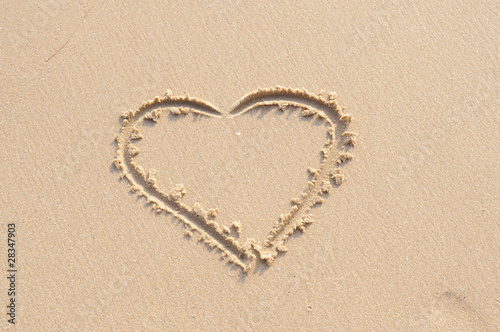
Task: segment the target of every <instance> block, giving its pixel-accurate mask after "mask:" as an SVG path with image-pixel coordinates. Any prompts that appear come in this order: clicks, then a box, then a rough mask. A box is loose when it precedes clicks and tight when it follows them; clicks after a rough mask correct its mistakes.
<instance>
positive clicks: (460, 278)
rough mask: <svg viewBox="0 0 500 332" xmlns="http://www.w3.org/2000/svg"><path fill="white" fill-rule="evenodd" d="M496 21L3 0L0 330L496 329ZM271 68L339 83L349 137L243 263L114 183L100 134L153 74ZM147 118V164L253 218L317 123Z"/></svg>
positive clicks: (225, 99) (416, 13)
mask: <svg viewBox="0 0 500 332" xmlns="http://www.w3.org/2000/svg"><path fill="white" fill-rule="evenodd" d="M84 15H86V16H85V18H84V20H82V17H84ZM77 27H78V28H77ZM75 28H77V29H76V31H75ZM73 31H75V32H74V34H72V33H73ZM498 35H499V25H498V3H497V2H495V1H469V2H468V3H464V4H458V3H457V2H456V1H441V2H439V3H434V4H429V3H427V2H424V1H420V2H418V3H415V4H409V3H407V2H403V1H384V2H382V3H377V4H376V3H375V2H371V3H369V2H364V1H307V2H294V1H290V2H282V1H250V2H248V1H233V2H232V4H231V5H229V4H228V3H227V2H224V1H168V2H165V1H154V0H148V1H144V2H140V3H137V2H134V1H112V0H109V1H106V0H97V1H67V0H52V1H47V0H43V1H37V2H35V1H31V2H19V3H15V4H14V3H11V2H7V1H0V114H1V116H0V124H1V128H2V132H3V133H2V145H1V149H0V172H1V186H2V190H1V193H0V206H1V209H0V216H1V218H0V219H1V221H2V229H3V230H2V231H1V232H0V237H4V236H5V237H6V224H7V223H9V222H16V223H17V228H18V262H19V263H18V268H19V271H20V272H19V275H18V290H19V295H18V324H16V326H15V327H13V326H9V324H7V322H6V321H7V318H6V315H5V311H6V308H5V306H6V304H7V302H6V301H7V296H6V288H7V282H6V280H5V278H1V280H2V282H1V283H0V286H1V294H2V296H0V299H3V300H2V301H3V302H2V305H1V308H2V309H1V310H0V319H1V323H0V326H1V329H2V330H19V331H84V330H85V331H235V330H236V331H238V330H241V331H292V330H302V331H374V330H375V331H495V330H498V329H499V328H500V319H499V317H500V275H499V272H498V271H499V268H500V264H499V256H500V255H499V253H500V246H499V239H500V237H499V220H500V211H499V207H498V206H499V205H498V202H499V198H500V194H499V176H500V174H499V153H500V148H499V129H498V128H499V122H500V121H499V115H498V109H499V105H498V100H499V98H498V97H499V95H498V70H499V60H498ZM70 36H71V38H70V39H69V41H68V42H67V44H66V45H65V46H64V47H63V48H62V50H61V51H60V52H59V53H58V54H56V55H55V56H54V57H52V58H51V59H50V60H49V61H46V60H47V59H48V58H49V57H50V56H51V55H53V54H54V52H56V51H57V50H58V49H59V48H60V47H61V46H62V45H64V43H65V42H66V41H67V40H68V37H70ZM276 84H279V85H283V86H287V87H294V88H300V87H305V88H307V89H308V90H310V91H312V92H315V93H317V92H319V91H320V90H323V89H324V90H327V91H336V92H337V93H338V95H339V100H340V102H341V104H343V105H345V106H346V107H347V111H348V112H349V113H352V114H353V115H354V116H355V119H356V121H355V122H354V123H353V130H355V131H356V132H358V133H359V143H358V145H357V146H356V147H355V148H354V149H353V151H352V152H353V154H354V155H355V159H354V160H353V161H352V162H351V163H350V164H349V165H346V167H345V169H344V171H345V175H346V180H345V182H344V183H343V184H342V186H340V187H339V188H336V189H335V190H333V191H332V192H331V194H330V196H329V197H328V198H327V199H326V201H325V203H324V204H323V205H322V206H320V207H317V208H315V209H314V210H313V214H314V218H315V222H314V223H313V224H312V225H311V226H310V227H308V229H307V230H306V232H305V233H304V234H302V235H301V234H297V235H296V236H294V237H293V238H292V239H290V241H289V242H288V247H289V249H290V251H289V252H288V253H286V254H284V255H282V256H280V257H279V258H278V259H277V260H276V262H275V263H274V264H273V265H271V266H270V267H269V268H267V267H265V266H263V265H259V266H258V267H257V268H256V270H255V271H254V272H251V273H249V274H248V275H246V276H245V275H243V274H241V273H240V271H239V270H238V269H235V268H232V267H230V266H228V265H226V264H224V263H223V262H221V261H220V255H219V254H217V253H216V251H215V250H214V251H210V250H209V249H208V248H207V247H206V246H205V245H203V244H201V243H197V242H196V241H194V240H193V239H189V238H187V237H185V236H183V228H182V226H181V224H180V223H178V222H177V221H175V220H174V219H173V218H172V217H169V216H166V215H157V214H155V213H154V212H153V211H152V210H151V209H150V208H149V207H147V206H146V204H145V201H144V200H140V199H137V197H136V196H134V195H133V194H130V193H129V192H128V189H127V186H126V184H125V183H124V182H123V181H120V180H119V176H118V175H117V173H116V172H115V171H114V169H113V166H112V161H113V159H114V156H115V145H114V144H113V138H114V135H115V134H116V133H118V131H119V129H120V126H121V125H120V119H119V116H120V114H121V113H122V112H123V111H126V110H128V109H133V108H137V107H138V106H139V105H140V104H141V103H142V102H143V101H145V100H147V99H150V98H152V97H154V96H156V95H162V94H163V93H164V92H165V91H166V89H167V88H170V89H172V90H173V91H174V92H175V93H176V94H182V93H184V91H185V90H187V91H189V93H190V94H191V95H192V96H196V97H199V98H201V99H203V100H206V101H209V102H211V103H213V104H214V105H216V106H217V107H219V108H220V109H221V110H222V111H223V112H229V110H230V109H231V105H233V104H234V102H235V101H236V100H238V99H239V98H241V97H242V96H243V95H245V94H247V93H249V92H251V91H253V90H255V89H257V88H259V87H269V86H275V85H276ZM159 126H161V127H158V128H163V131H162V130H158V131H154V132H153V131H151V136H148V137H149V140H148V139H145V141H144V142H143V143H142V144H144V146H143V149H144V152H145V155H144V159H143V161H144V163H150V164H151V165H155V168H157V169H158V172H159V175H158V177H159V179H160V180H159V181H163V182H162V183H165V186H170V185H172V184H175V183H178V182H184V184H185V185H186V188H187V190H188V194H187V195H186V199H187V200H188V201H189V202H195V201H197V200H199V201H202V202H206V204H207V205H209V206H211V207H215V206H217V207H219V208H220V209H221V215H220V217H221V222H222V223H229V222H230V221H232V220H235V219H239V220H241V222H242V224H243V227H244V229H245V232H248V235H252V234H253V235H252V236H255V237H262V236H263V235H265V233H266V232H267V231H268V230H269V228H270V227H271V225H272V224H273V223H274V222H275V221H276V220H277V218H278V216H279V213H281V212H285V211H282V209H283V208H284V207H285V208H286V207H289V206H288V205H287V204H288V202H289V199H290V198H291V196H290V194H292V195H295V194H298V193H300V192H302V190H303V189H304V187H305V183H306V180H307V174H306V168H307V166H314V163H319V145H321V142H322V140H323V139H324V137H323V136H322V134H321V132H320V131H319V130H320V129H319V127H314V126H311V125H310V124H309V123H307V122H303V121H299V120H298V119H297V118H296V117H293V116H292V117H290V118H285V117H280V116H275V115H273V114H268V115H266V116H264V117H262V118H258V117H257V116H253V117H252V116H247V117H241V118H240V119H237V120H234V121H229V120H217V121H194V120H192V121H190V120H189V119H187V120H186V121H179V122H175V123H174V122H168V121H167V122H163V123H161V124H159ZM237 132H239V133H240V135H236V133H237ZM262 133H264V134H265V135H272V137H273V139H272V140H267V141H262V140H259V138H261V137H263V136H262V135H261V134H262ZM294 134H295V135H294ZM247 146H248V147H247ZM235 147H237V148H235ZM146 151H147V153H150V154H146ZM238 151H240V152H241V151H251V152H250V154H249V155H248V154H246V155H244V156H243V157H242V155H240V154H238V153H239V152H238ZM148 158H149V159H148ZM245 158H246V159H245ZM248 158H250V159H248ZM249 160H250V162H248V161H249ZM221 169H222V170H227V172H224V173H223V174H224V176H223V179H221V180H220V181H219V180H217V181H214V179H216V177H215V176H216V175H217V174H219V175H220V170H221ZM178 179H179V180H178ZM250 233H252V234H250ZM245 236H246V235H245ZM3 242H4V241H2V240H0V243H3ZM6 249H7V247H6V246H5V245H4V247H2V248H1V250H2V257H4V256H5V255H4V254H6ZM1 261H2V264H3V265H2V268H3V269H4V270H6V266H5V265H6V262H5V259H2V260H1Z"/></svg>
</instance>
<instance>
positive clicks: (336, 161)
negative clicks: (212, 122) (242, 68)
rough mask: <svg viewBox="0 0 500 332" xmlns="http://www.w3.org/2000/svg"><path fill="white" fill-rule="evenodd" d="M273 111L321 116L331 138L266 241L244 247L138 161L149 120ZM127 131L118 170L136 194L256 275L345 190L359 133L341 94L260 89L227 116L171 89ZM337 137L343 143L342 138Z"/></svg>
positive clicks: (125, 124) (212, 214) (131, 118)
mask: <svg viewBox="0 0 500 332" xmlns="http://www.w3.org/2000/svg"><path fill="white" fill-rule="evenodd" d="M259 107H267V108H271V109H272V108H274V109H278V110H280V111H283V112H285V111H291V110H297V109H298V110H300V111H301V116H304V117H316V118H317V119H319V120H321V121H325V122H326V123H327V126H328V139H327V140H326V142H325V146H324V148H323V149H322V150H321V153H322V156H323V158H322V162H321V165H320V167H319V169H312V168H309V169H308V171H309V173H310V174H311V177H312V179H311V180H310V181H308V182H307V189H306V190H305V191H304V192H303V193H301V194H300V195H299V196H298V197H297V198H294V199H292V200H291V202H292V208H291V211H290V212H288V213H287V214H281V216H280V217H279V219H278V221H277V222H276V223H275V224H274V226H273V228H272V229H271V231H270V233H269V235H268V236H267V238H266V239H265V240H264V241H256V240H255V239H247V240H246V241H245V242H243V243H240V242H239V240H238V239H236V238H234V237H233V236H231V231H230V230H229V229H228V228H227V227H221V226H220V225H219V224H218V223H217V222H216V221H215V218H216V216H217V212H218V210H216V209H211V210H208V211H207V210H205V209H204V208H203V207H202V205H201V204H200V203H195V204H194V205H193V206H192V207H190V206H188V205H186V204H184V203H183V202H182V197H183V196H184V195H185V194H186V190H185V188H184V186H183V185H182V184H178V185H176V186H175V187H174V188H173V189H172V190H170V191H169V192H165V191H163V190H161V189H160V188H159V187H158V186H157V184H156V173H157V171H156V170H154V169H150V170H149V171H148V172H146V171H145V170H144V169H143V168H142V167H141V166H140V165H138V164H137V162H136V161H135V160H134V156H136V155H137V154H139V152H140V150H139V148H138V147H137V146H136V145H134V142H136V141H138V140H140V139H142V138H143V136H142V134H141V132H140V130H139V125H140V124H142V123H143V122H144V121H150V122H152V123H156V122H157V121H158V120H159V119H160V118H161V116H162V115H163V114H165V113H170V114H172V115H180V114H187V113H189V112H192V113H195V114H197V115H200V116H208V117H224V116H227V117H235V116H238V115H240V114H243V113H246V112H248V111H250V110H253V109H256V108H259ZM121 117H122V119H123V120H122V128H121V132H120V134H118V135H116V137H115V139H116V142H117V155H116V158H115V160H114V165H115V166H116V168H117V169H119V170H121V177H122V178H126V179H127V180H128V181H129V183H130V185H131V191H132V192H135V193H137V194H138V195H139V196H140V197H141V196H142V197H145V198H146V200H147V201H148V203H150V204H152V208H153V209H154V210H155V211H156V212H158V213H164V212H166V213H170V214H172V215H173V216H175V217H176V218H178V219H179V220H180V221H182V222H183V223H184V225H185V227H186V234H187V235H189V236H193V233H198V234H199V235H200V236H199V240H200V241H203V242H205V243H206V244H207V245H208V246H210V247H211V248H214V247H215V248H217V249H219V250H220V251H221V253H222V257H223V258H224V259H226V260H227V261H228V262H230V263H232V264H235V265H237V266H239V267H241V268H242V269H243V271H244V272H248V271H250V270H252V268H253V267H254V266H255V263H256V261H257V260H263V261H265V262H266V263H267V264H269V265H270V264H271V263H272V262H273V261H274V260H275V258H276V257H277V255H278V252H286V251H287V250H288V249H287V248H286V247H285V242H286V240H287V239H288V238H289V237H290V235H291V234H292V233H293V232H294V231H295V230H297V229H298V230H301V231H304V229H305V226H306V225H308V224H310V223H312V221H313V220H312V215H311V214H310V213H309V212H310V210H311V208H312V207H313V206H314V205H316V204H321V203H323V200H324V198H323V196H324V195H325V194H326V193H328V192H330V191H331V190H332V188H333V186H337V185H340V184H341V183H342V180H343V177H344V176H343V174H342V172H341V167H342V166H343V165H342V164H344V163H345V162H346V161H348V160H350V159H352V158H353V156H352V154H350V153H349V152H348V149H349V148H350V147H351V146H354V144H355V142H356V140H355V137H356V134H355V133H352V132H349V131H347V127H348V125H349V123H350V122H351V121H352V116H351V115H348V114H344V113H343V110H342V109H341V108H340V107H339V104H338V102H337V99H336V94H335V93H329V94H328V95H327V96H326V97H325V96H324V93H320V94H319V95H315V94H312V93H310V92H308V91H307V90H305V89H290V88H284V87H280V86H277V87H274V88H268V89H258V90H257V91H254V92H252V93H249V94H248V95H246V96H245V97H243V98H242V99H240V100H239V101H238V102H237V103H236V104H235V106H234V107H233V108H232V110H231V111H230V112H229V114H227V115H224V114H222V113H221V112H220V111H219V110H218V109H217V108H216V107H214V106H213V105H211V104H210V103H207V102H205V101H203V100H200V99H198V98H194V97H191V96H189V94H187V93H186V95H184V96H174V95H173V94H172V92H171V91H170V90H169V91H168V92H167V93H166V94H165V96H163V97H155V98H154V99H153V100H151V101H147V102H145V103H143V104H142V105H141V106H140V107H139V108H138V109H137V110H130V111H127V112H124V113H123V114H122V115H121ZM336 138H337V139H336ZM233 227H234V229H235V230H236V231H237V232H238V233H240V232H241V224H239V223H234V224H233Z"/></svg>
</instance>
